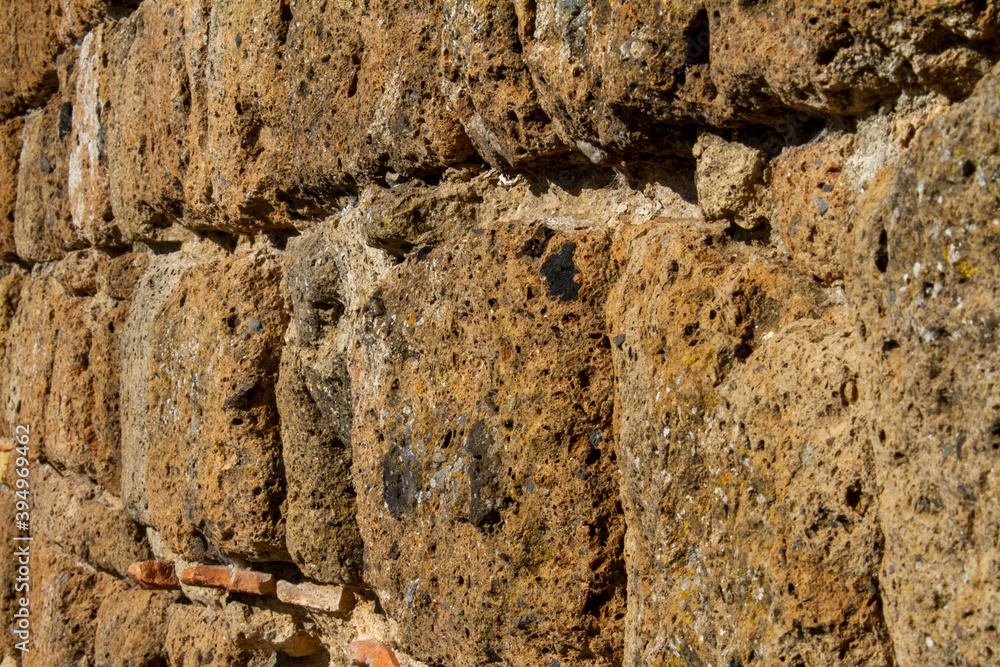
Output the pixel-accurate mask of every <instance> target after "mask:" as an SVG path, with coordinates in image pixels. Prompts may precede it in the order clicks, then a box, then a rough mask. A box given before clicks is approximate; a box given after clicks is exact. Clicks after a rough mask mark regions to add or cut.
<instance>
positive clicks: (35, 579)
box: [21, 540, 124, 667]
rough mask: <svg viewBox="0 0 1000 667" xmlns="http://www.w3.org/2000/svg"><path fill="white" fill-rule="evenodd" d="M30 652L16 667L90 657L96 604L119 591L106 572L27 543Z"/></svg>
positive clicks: (47, 666)
mask: <svg viewBox="0 0 1000 667" xmlns="http://www.w3.org/2000/svg"><path fill="white" fill-rule="evenodd" d="M31 549H32V559H31V592H30V601H31V605H30V609H31V639H32V641H31V643H30V644H29V646H30V648H31V650H30V651H28V652H27V653H24V654H22V659H21V665H22V667H50V666H51V665H76V664H80V660H81V659H83V660H89V659H91V658H92V656H93V655H94V644H95V640H96V635H97V627H98V621H97V618H98V615H99V610H100V607H101V602H102V601H104V600H105V599H107V598H108V597H110V596H112V595H114V594H115V593H116V592H118V591H121V590H122V589H123V588H124V584H122V583H121V582H120V581H118V580H117V579H115V578H114V577H111V576H109V575H106V574H102V573H99V572H97V571H95V570H93V569H92V568H90V567H87V566H86V565H83V564H80V563H77V562H75V561H73V560H71V559H69V558H67V557H66V556H64V555H62V554H61V553H60V552H59V551H58V548H57V547H53V546H51V545H49V544H47V543H46V542H44V541H40V540H35V541H34V542H32V547H31Z"/></svg>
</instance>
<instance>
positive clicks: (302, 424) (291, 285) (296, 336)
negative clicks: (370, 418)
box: [277, 226, 363, 583]
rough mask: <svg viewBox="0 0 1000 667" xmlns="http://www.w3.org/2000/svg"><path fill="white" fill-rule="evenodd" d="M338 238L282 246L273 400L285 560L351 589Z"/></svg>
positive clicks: (357, 555)
mask: <svg viewBox="0 0 1000 667" xmlns="http://www.w3.org/2000/svg"><path fill="white" fill-rule="evenodd" d="M338 240H339V239H338V237H337V235H336V234H335V231H334V230H330V229H329V228H327V227H326V226H324V228H321V229H319V230H317V231H316V232H311V233H308V234H304V235H303V236H301V237H300V238H296V239H292V240H291V241H289V243H288V246H287V248H286V255H285V286H286V289H287V292H288V299H289V303H290V305H291V309H292V321H291V323H290V331H289V336H288V338H289V342H290V345H289V346H288V347H286V348H285V350H284V351H283V352H282V358H281V369H280V373H279V378H278V387H277V402H278V410H279V414H280V417H281V437H282V458H283V461H284V468H285V475H286V479H287V484H288V497H287V500H286V504H285V510H284V516H285V525H286V528H285V530H286V541H287V544H288V550H289V553H290V554H291V556H292V560H294V561H295V562H296V563H297V564H298V565H299V567H300V568H301V569H302V570H303V572H305V573H306V574H307V575H308V576H310V577H312V578H314V579H317V580H320V581H332V582H338V583H357V582H358V581H360V578H361V567H362V562H361V561H362V549H363V545H362V542H361V535H360V533H359V532H358V527H357V522H356V520H355V518H354V515H355V511H356V508H355V503H354V499H355V492H354V484H353V481H352V479H351V449H350V442H351V440H350V437H351V433H350V430H351V415H352V413H351V391H350V387H351V383H350V377H349V375H348V371H347V364H346V360H345V355H344V353H343V350H342V348H343V343H342V342H341V340H338V339H341V338H343V336H342V335H338V334H339V333H340V332H339V327H341V326H342V325H343V322H342V318H343V316H344V314H345V311H346V309H347V307H348V303H349V302H350V300H351V299H350V296H349V294H348V292H349V291H350V287H349V286H348V285H347V284H346V283H347V282H348V272H349V270H350V269H349V268H348V267H346V266H344V265H343V263H342V262H341V261H340V260H339V259H338V256H337V255H338V253H337V250H338V248H341V247H342V246H341V245H340V244H338V243H337V241H338ZM358 268H362V270H363V267H358ZM358 277H361V276H358Z"/></svg>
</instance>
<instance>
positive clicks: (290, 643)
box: [224, 598, 321, 657]
mask: <svg viewBox="0 0 1000 667" xmlns="http://www.w3.org/2000/svg"><path fill="white" fill-rule="evenodd" d="M293 612H294V610H292V609H287V608H286V609H281V608H275V607H274V606H273V605H270V604H268V602H266V601H265V602H264V603H261V602H258V601H253V602H250V601H249V600H248V601H246V602H243V601H240V600H235V599H232V598H230V599H229V600H227V601H226V606H225V609H224V613H225V615H226V623H227V624H228V626H229V637H230V638H231V639H232V640H233V643H234V644H235V645H236V646H237V647H239V648H242V649H250V650H255V649H257V650H269V651H281V652H282V653H284V654H285V655H289V656H293V657H301V656H306V655H312V654H314V653H317V652H319V651H320V650H321V646H320V643H319V642H318V641H316V639H315V637H312V636H311V635H310V634H309V633H308V632H306V630H305V628H304V627H303V623H304V617H303V616H302V615H301V614H299V615H296V614H294V613H293Z"/></svg>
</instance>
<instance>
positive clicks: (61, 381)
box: [42, 289, 97, 474]
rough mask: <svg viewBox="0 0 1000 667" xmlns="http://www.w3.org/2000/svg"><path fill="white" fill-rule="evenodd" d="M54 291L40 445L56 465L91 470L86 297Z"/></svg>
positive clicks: (91, 401) (92, 441)
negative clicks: (47, 382)
mask: <svg viewBox="0 0 1000 667" xmlns="http://www.w3.org/2000/svg"><path fill="white" fill-rule="evenodd" d="M59 291H60V290H58V289H57V290H54V310H53V319H52V323H51V327H52V331H53V334H54V341H53V343H54V349H53V354H52V370H51V373H52V376H51V381H50V384H49V388H48V396H47V397H46V405H45V416H44V419H45V422H46V427H45V433H44V441H43V443H42V444H43V448H44V452H45V456H46V458H47V459H48V460H49V461H51V462H52V463H53V464H55V465H56V466H58V467H59V468H60V469H65V470H68V471H72V472H75V473H87V474H93V471H94V454H95V452H96V449H97V436H96V434H95V433H94V426H93V414H94V393H93V369H92V368H91V366H90V359H89V358H90V350H91V341H92V336H91V331H90V327H89V326H88V322H87V319H88V318H87V306H88V301H89V300H88V299H74V298H69V297H68V296H67V295H65V293H63V294H59Z"/></svg>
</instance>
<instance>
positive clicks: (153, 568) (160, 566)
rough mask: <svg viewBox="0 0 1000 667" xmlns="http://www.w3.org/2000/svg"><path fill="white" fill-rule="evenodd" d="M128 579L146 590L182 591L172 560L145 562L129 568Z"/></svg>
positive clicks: (136, 563) (138, 562) (133, 564)
mask: <svg viewBox="0 0 1000 667" xmlns="http://www.w3.org/2000/svg"><path fill="white" fill-rule="evenodd" d="M126 574H127V575H128V578H129V579H131V580H132V581H134V582H135V583H136V584H137V585H138V586H139V588H144V589H146V590H172V589H180V587H181V584H180V581H179V580H178V579H177V573H176V572H175V571H174V562H173V561H171V560H143V561H136V562H135V563H132V564H131V565H129V566H128V571H127V572H126Z"/></svg>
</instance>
